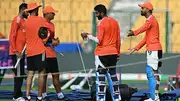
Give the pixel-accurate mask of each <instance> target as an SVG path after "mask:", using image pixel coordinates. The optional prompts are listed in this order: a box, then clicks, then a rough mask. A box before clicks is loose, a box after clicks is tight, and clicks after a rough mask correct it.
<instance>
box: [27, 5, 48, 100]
mask: <svg viewBox="0 0 180 101" xmlns="http://www.w3.org/2000/svg"><path fill="white" fill-rule="evenodd" d="M39 7H41V5H38V4H36V3H30V4H28V7H27V9H26V10H25V11H27V12H28V13H29V14H30V16H29V17H28V19H27V20H26V22H25V30H26V33H25V37H26V51H27V70H28V76H27V81H26V101H30V100H31V97H30V89H31V85H32V78H33V76H34V73H35V71H38V75H39V78H38V95H37V101H42V93H43V87H44V80H45V79H44V75H45V67H46V54H45V51H46V48H45V46H44V43H43V40H42V39H41V38H40V37H39V36H38V31H39V28H40V27H47V22H46V21H45V19H44V18H42V17H40V16H38V10H39Z"/></svg>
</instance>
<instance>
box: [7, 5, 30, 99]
mask: <svg viewBox="0 0 180 101" xmlns="http://www.w3.org/2000/svg"><path fill="white" fill-rule="evenodd" d="M26 8H27V4H26V3H22V4H21V5H20V6H19V14H18V15H17V16H16V17H14V19H13V20H12V23H11V31H10V35H9V42H10V49H9V54H10V56H11V57H12V62H13V66H15V64H16V61H17V58H18V57H21V56H22V58H21V60H20V67H17V68H14V69H13V72H14V74H15V77H14V97H13V100H14V101H25V99H24V98H23V97H22V91H21V87H22V84H23V78H24V77H23V75H25V73H24V54H21V52H22V50H23V48H24V46H25V28H24V23H25V19H26V18H27V17H28V14H27V13H26V12H25V11H24V10H25V9H26ZM18 70H20V71H18ZM17 71H18V72H20V77H17Z"/></svg>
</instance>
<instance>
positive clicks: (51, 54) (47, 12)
mask: <svg viewBox="0 0 180 101" xmlns="http://www.w3.org/2000/svg"><path fill="white" fill-rule="evenodd" d="M56 12H57V11H56V10H54V9H53V8H52V7H51V6H47V7H46V8H45V9H44V10H43V16H44V18H45V20H46V21H47V23H48V24H49V25H48V28H49V31H50V36H49V38H48V41H49V40H50V42H48V41H47V44H52V46H48V45H46V58H47V68H46V73H47V74H48V73H51V74H52V80H53V85H54V87H55V89H56V92H57V96H58V99H59V100H61V99H63V98H64V95H63V93H62V91H61V85H60V79H59V69H58V62H57V58H56V52H55V51H54V50H53V47H54V46H57V45H58V44H59V39H58V38H55V27H54V24H53V23H52V22H51V21H52V20H53V19H54V16H55V13H56ZM47 76H48V75H45V83H44V84H45V85H44V92H43V99H46V100H48V98H47V97H46V96H47V94H46V80H47Z"/></svg>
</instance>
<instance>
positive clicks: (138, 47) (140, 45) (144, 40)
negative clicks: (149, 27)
mask: <svg viewBox="0 0 180 101" xmlns="http://www.w3.org/2000/svg"><path fill="white" fill-rule="evenodd" d="M145 44H146V36H145V37H144V39H143V40H142V41H141V42H140V43H139V44H138V45H137V46H136V47H135V49H136V50H137V51H139V50H140V49H141V48H142V47H143V46H144V45H145Z"/></svg>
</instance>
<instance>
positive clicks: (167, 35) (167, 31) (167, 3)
mask: <svg viewBox="0 0 180 101" xmlns="http://www.w3.org/2000/svg"><path fill="white" fill-rule="evenodd" d="M165 31H166V46H165V47H166V53H168V52H169V0H166V25H165Z"/></svg>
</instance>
